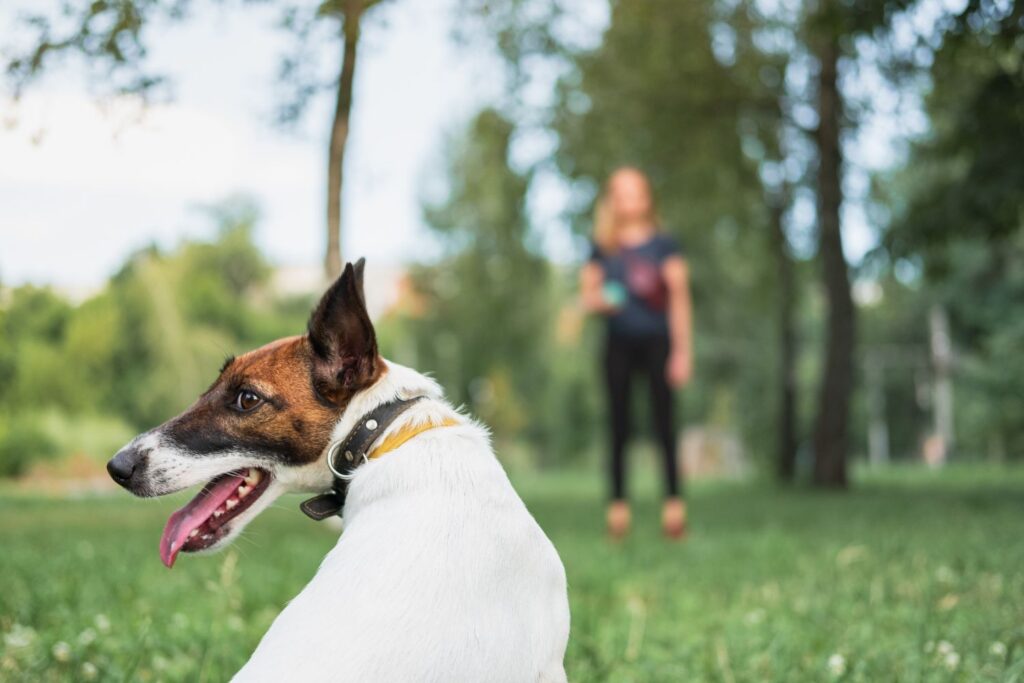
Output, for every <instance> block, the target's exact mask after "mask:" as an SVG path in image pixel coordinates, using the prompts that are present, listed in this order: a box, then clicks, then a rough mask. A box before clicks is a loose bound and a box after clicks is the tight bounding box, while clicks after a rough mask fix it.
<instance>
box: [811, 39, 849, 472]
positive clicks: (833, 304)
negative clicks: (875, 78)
mask: <svg viewBox="0 0 1024 683" xmlns="http://www.w3.org/2000/svg"><path fill="white" fill-rule="evenodd" d="M829 33H830V35H828V36H827V37H825V38H823V40H822V42H821V44H820V49H819V54H818V61H819V64H820V74H819V76H818V116H819V124H818V131H817V141H816V142H817V147H818V164H819V165H818V225H819V233H820V234H819V247H818V250H819V258H820V260H821V268H822V275H823V278H824V285H825V295H826V300H827V302H828V312H827V322H826V341H825V343H826V347H825V366H824V372H823V374H822V383H821V393H820V401H819V404H818V417H817V423H816V424H815V429H814V483H815V484H816V485H818V486H823V487H838V488H842V487H845V486H846V485H847V473H846V451H847V447H848V444H847V431H848V424H847V423H848V420H849V410H850V394H851V393H852V390H853V346H854V325H855V322H854V315H855V312H854V307H853V297H852V296H851V293H850V276H849V273H848V272H847V265H846V257H845V256H844V255H843V241H842V235H841V232H840V218H839V212H840V208H841V206H842V202H843V189H842V149H841V147H840V121H841V117H842V100H841V96H840V93H839V86H838V83H837V71H838V65H839V40H838V37H837V36H835V35H834V34H833V33H832V32H829Z"/></svg>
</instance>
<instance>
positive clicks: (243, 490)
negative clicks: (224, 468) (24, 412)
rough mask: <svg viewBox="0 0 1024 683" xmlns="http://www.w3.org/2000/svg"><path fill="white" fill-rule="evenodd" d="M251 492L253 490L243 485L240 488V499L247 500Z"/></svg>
mask: <svg viewBox="0 0 1024 683" xmlns="http://www.w3.org/2000/svg"><path fill="white" fill-rule="evenodd" d="M249 491H252V489H251V488H249V487H248V486H246V485H245V484H242V485H241V486H239V487H238V497H239V498H245V497H246V496H248V495H249Z"/></svg>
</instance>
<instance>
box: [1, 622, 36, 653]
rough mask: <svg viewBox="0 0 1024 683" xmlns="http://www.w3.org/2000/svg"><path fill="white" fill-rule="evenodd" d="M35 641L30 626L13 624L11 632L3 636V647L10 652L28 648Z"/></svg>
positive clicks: (34, 634)
mask: <svg viewBox="0 0 1024 683" xmlns="http://www.w3.org/2000/svg"><path fill="white" fill-rule="evenodd" d="M35 639H36V632H35V631H34V630H33V629H32V627H31V626H22V625H21V624H15V625H14V626H11V630H10V631H8V632H7V633H5V634H4V645H6V646H7V647H8V648H10V649H11V650H14V649H17V648H21V647H28V646H29V645H31V644H32V641H34V640H35Z"/></svg>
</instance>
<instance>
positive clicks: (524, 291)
mask: <svg viewBox="0 0 1024 683" xmlns="http://www.w3.org/2000/svg"><path fill="white" fill-rule="evenodd" d="M512 131H513V126H512V124H511V123H510V122H509V121H507V120H506V119H504V118H503V117H502V116H501V115H500V114H498V113H497V112H495V111H493V110H485V111H483V112H481V113H480V114H479V115H477V117H476V118H475V119H474V120H473V122H472V123H471V124H470V126H469V129H468V130H467V132H466V134H465V137H464V138H462V139H460V140H459V141H458V142H457V143H456V144H455V145H454V147H453V149H452V151H451V155H450V159H449V162H448V176H447V177H448V179H449V187H448V193H447V197H446V199H445V200H444V201H443V202H441V203H439V204H435V205H432V206H428V207H427V209H426V216H427V220H428V222H429V224H430V225H431V227H432V228H433V229H434V231H435V232H436V233H437V234H438V236H439V237H440V239H441V241H442V243H443V245H444V247H445V256H444V257H443V258H442V259H441V260H440V261H439V262H438V263H437V264H435V265H431V266H424V267H420V268H419V269H417V270H415V271H414V274H413V278H414V281H415V283H416V289H417V291H418V292H419V293H420V294H421V295H422V296H423V297H424V299H425V301H424V306H423V311H422V312H421V314H420V315H419V316H418V317H415V318H413V319H412V320H410V321H409V322H408V325H407V329H408V331H409V333H410V335H411V336H412V338H413V339H414V340H415V345H416V348H415V352H414V353H415V364H416V366H417V367H418V368H419V369H421V370H425V371H432V372H434V373H436V375H437V378H438V380H439V381H440V382H441V383H442V384H443V385H444V387H445V389H446V391H447V392H448V395H449V397H450V398H451V399H452V400H453V401H454V402H456V403H465V404H467V405H468V406H469V407H470V408H471V409H472V411H473V412H474V413H476V414H477V415H479V416H480V417H481V419H483V421H484V422H486V423H487V424H488V425H489V426H490V427H491V428H492V429H493V430H494V432H495V434H496V435H497V436H498V437H499V438H508V437H512V436H515V437H519V438H525V439H527V440H528V441H529V442H530V443H532V444H534V445H538V446H542V447H543V448H544V451H545V452H546V454H547V455H548V456H550V460H562V461H564V459H565V457H566V456H567V453H566V449H567V445H568V444H567V441H566V439H568V440H570V441H573V440H574V441H577V442H578V441H579V437H577V436H571V437H570V436H566V433H567V432H568V431H572V430H579V431H580V432H582V433H586V431H587V430H588V429H589V428H590V427H591V426H592V424H593V418H592V415H591V414H590V413H588V412H585V411H582V409H581V411H582V412H581V413H580V414H578V415H573V414H571V413H572V411H568V412H569V413H570V414H569V415H568V416H566V415H565V413H566V411H565V409H564V406H567V405H575V406H587V404H586V402H585V401H583V402H580V401H577V402H576V403H575V404H574V403H573V401H574V395H575V392H576V391H577V390H578V389H579V388H580V387H579V386H578V385H579V384H580V382H581V378H580V377H579V375H578V374H574V373H578V372H579V371H580V370H581V369H583V368H580V365H579V362H578V361H576V362H575V363H574V362H568V363H565V362H563V361H566V360H567V359H569V358H570V356H571V355H572V353H573V351H574V350H570V349H565V348H560V347H559V345H558V344H557V340H556V334H555V333H556V327H557V326H556V320H557V316H558V315H559V313H560V311H559V308H558V306H559V304H562V303H563V302H565V301H566V300H567V299H568V298H569V293H568V292H567V291H566V288H565V287H564V286H563V285H562V282H561V276H560V274H559V273H557V272H556V271H555V270H554V269H553V268H552V267H551V265H550V264H549V263H548V262H547V261H546V260H545V259H544V258H543V257H541V256H540V255H539V254H538V253H537V252H536V250H535V248H534V246H533V238H532V234H531V231H530V226H529V225H528V221H527V217H526V207H525V204H526V192H527V187H528V185H529V180H530V178H529V175H523V174H519V173H516V172H515V171H514V170H512V169H511V168H510V167H509V161H508V155H509V145H510V140H511V136H512ZM584 371H585V372H586V373H587V374H590V372H589V368H586V369H585V370H584ZM587 407H588V408H589V406H587ZM565 417H568V418H569V419H570V420H571V422H570V423H569V424H566V423H565V422H564V421H563V418H565ZM570 452H572V451H570ZM575 452H576V453H578V452H579V450H576V451H575ZM545 459H546V460H548V459H549V458H548V457H545Z"/></svg>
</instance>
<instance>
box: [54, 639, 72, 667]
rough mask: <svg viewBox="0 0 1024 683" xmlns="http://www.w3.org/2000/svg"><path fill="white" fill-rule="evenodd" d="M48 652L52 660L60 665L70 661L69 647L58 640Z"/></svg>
mask: <svg viewBox="0 0 1024 683" xmlns="http://www.w3.org/2000/svg"><path fill="white" fill-rule="evenodd" d="M50 652H51V653H52V654H53V658H54V659H56V660H57V661H58V662H60V663H62V664H63V663H64V662H66V661H68V660H69V659H71V646H70V645H68V644H67V643H65V642H64V641H63V640H58V641H57V642H56V643H54V644H53V648H51V649H50Z"/></svg>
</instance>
